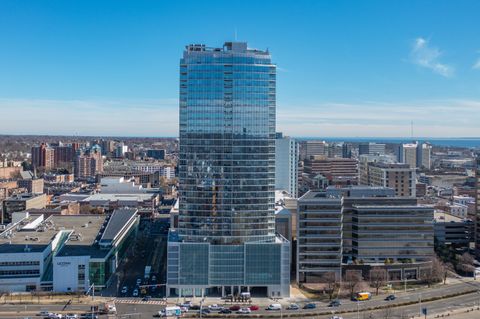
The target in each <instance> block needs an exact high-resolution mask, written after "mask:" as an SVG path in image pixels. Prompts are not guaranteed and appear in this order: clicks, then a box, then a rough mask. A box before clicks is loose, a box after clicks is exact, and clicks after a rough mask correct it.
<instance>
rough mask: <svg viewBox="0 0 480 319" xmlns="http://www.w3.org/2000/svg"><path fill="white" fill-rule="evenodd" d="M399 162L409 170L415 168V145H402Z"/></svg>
mask: <svg viewBox="0 0 480 319" xmlns="http://www.w3.org/2000/svg"><path fill="white" fill-rule="evenodd" d="M400 147H401V151H400V158H399V159H400V160H399V162H401V163H405V164H408V165H410V167H411V168H416V167H417V147H418V144H417V143H407V144H402V145H401V146H400Z"/></svg>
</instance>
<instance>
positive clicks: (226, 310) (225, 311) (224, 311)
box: [220, 308, 232, 314]
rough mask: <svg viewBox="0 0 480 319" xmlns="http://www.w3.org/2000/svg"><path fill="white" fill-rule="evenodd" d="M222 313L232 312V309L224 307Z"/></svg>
mask: <svg viewBox="0 0 480 319" xmlns="http://www.w3.org/2000/svg"><path fill="white" fill-rule="evenodd" d="M220 313H223V314H227V313H232V311H231V310H230V309H228V308H223V309H222V310H220Z"/></svg>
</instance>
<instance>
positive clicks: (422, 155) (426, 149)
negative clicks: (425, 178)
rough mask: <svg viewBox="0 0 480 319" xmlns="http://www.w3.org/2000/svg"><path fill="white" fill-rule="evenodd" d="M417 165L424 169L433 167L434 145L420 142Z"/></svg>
mask: <svg viewBox="0 0 480 319" xmlns="http://www.w3.org/2000/svg"><path fill="white" fill-rule="evenodd" d="M417 167H419V168H423V169H431V168H432V145H431V144H429V143H422V144H418V146H417Z"/></svg>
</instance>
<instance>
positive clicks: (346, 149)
mask: <svg viewBox="0 0 480 319" xmlns="http://www.w3.org/2000/svg"><path fill="white" fill-rule="evenodd" d="M352 148H353V147H352V144H351V143H347V142H344V143H343V145H342V157H343V158H352Z"/></svg>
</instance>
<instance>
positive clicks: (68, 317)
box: [65, 313, 78, 319]
mask: <svg viewBox="0 0 480 319" xmlns="http://www.w3.org/2000/svg"><path fill="white" fill-rule="evenodd" d="M77 318H78V316H77V315H76V314H74V313H67V314H66V315H65V319H77Z"/></svg>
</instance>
